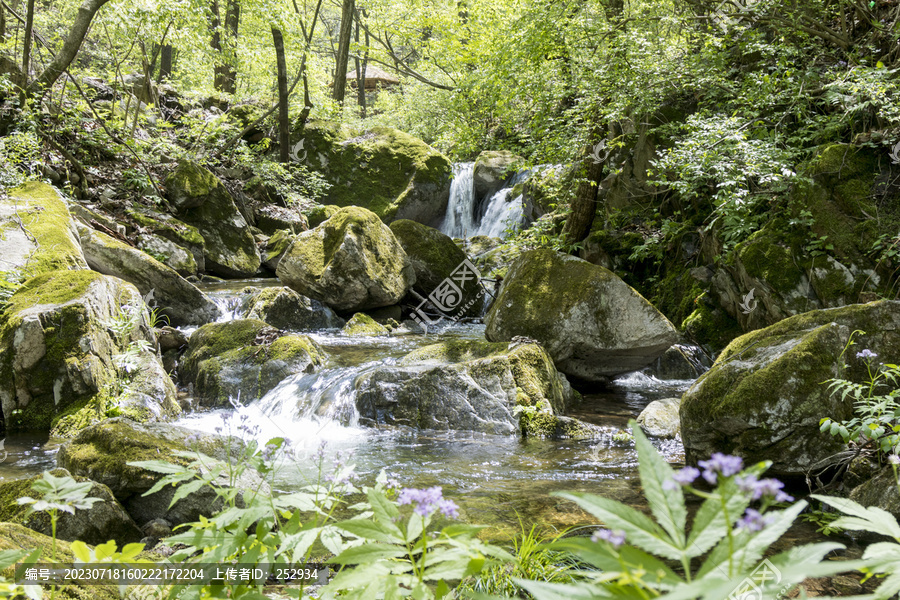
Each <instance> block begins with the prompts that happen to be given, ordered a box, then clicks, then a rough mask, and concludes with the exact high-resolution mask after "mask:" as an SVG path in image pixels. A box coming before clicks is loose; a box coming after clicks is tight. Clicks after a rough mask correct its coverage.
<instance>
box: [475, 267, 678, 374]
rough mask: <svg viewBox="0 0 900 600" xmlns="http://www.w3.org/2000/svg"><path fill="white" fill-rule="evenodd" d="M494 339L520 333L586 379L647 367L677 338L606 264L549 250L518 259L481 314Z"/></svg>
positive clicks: (560, 365)
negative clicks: (489, 307) (604, 266)
mask: <svg viewBox="0 0 900 600" xmlns="http://www.w3.org/2000/svg"><path fill="white" fill-rule="evenodd" d="M485 322H486V323H487V329H486V331H485V335H486V336H487V338H488V339H489V340H491V341H494V342H500V341H510V340H512V339H513V338H514V337H516V336H526V337H529V338H532V339H535V340H537V341H538V342H540V343H541V344H542V345H543V346H544V347H545V348H546V349H547V352H548V353H549V354H550V356H552V357H553V360H554V362H555V363H556V367H557V368H558V369H559V370H560V371H562V372H563V373H565V374H567V375H572V376H575V377H578V378H580V379H585V380H589V381H603V380H605V379H606V378H608V377H610V376H613V375H618V374H620V373H626V372H629V371H635V370H638V369H641V368H643V367H646V366H647V365H649V364H650V363H652V362H653V361H654V360H655V359H656V358H657V357H658V356H660V355H661V354H662V353H663V352H665V351H666V350H667V349H668V348H669V347H670V346H672V345H673V344H674V343H675V342H676V341H678V335H677V332H676V331H675V328H674V327H673V326H672V324H671V323H669V321H668V319H666V318H665V316H663V315H662V313H660V312H659V311H658V310H656V308H654V307H653V305H651V304H650V303H649V302H647V300H645V299H644V297H643V296H641V295H640V294H639V293H637V292H636V291H635V290H634V289H633V288H631V287H630V286H629V285H628V284H626V283H625V282H624V281H622V280H621V279H619V277H617V276H616V275H615V274H614V273H612V272H611V271H609V270H607V269H604V268H603V267H600V266H597V265H592V264H590V263H588V262H586V261H584V260H581V259H579V258H575V257H573V256H567V255H564V254H560V253H558V252H555V251H553V250H531V251H529V252H525V253H523V254H522V255H520V256H519V258H517V259H516V261H515V262H514V263H513V264H512V266H511V267H510V269H509V274H508V276H507V278H506V280H505V281H504V283H503V287H502V288H501V289H500V294H499V295H498V296H497V299H496V300H495V301H494V304H493V306H492V307H491V310H490V311H489V312H488V314H487V317H486V319H485Z"/></svg>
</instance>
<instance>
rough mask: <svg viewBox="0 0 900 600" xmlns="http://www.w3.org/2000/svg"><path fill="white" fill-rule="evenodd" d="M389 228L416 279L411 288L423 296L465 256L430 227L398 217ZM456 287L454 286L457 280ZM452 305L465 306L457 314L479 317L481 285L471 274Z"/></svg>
mask: <svg viewBox="0 0 900 600" xmlns="http://www.w3.org/2000/svg"><path fill="white" fill-rule="evenodd" d="M391 231H392V232H393V233H394V236H395V237H396V238H397V241H398V242H400V245H401V246H402V247H403V250H404V252H406V255H407V256H409V260H410V263H412V267H413V271H414V272H415V274H416V283H415V285H414V286H413V289H414V290H415V291H416V292H418V293H419V294H420V295H422V296H423V297H428V295H429V294H431V293H432V292H434V291H436V290H437V289H438V288H439V287H440V285H441V283H442V282H443V281H444V280H445V279H447V278H449V277H450V276H451V275H452V274H453V272H454V271H455V270H456V269H457V268H458V267H459V266H460V265H462V264H463V263H464V262H465V261H467V260H468V257H467V256H466V253H465V252H463V251H462V250H461V249H460V248H459V247H458V246H457V245H456V244H455V243H454V242H453V240H452V239H451V238H450V237H449V236H447V235H445V234H443V233H441V232H440V231H438V230H437V229H434V228H432V227H428V226H427V225H422V224H421V223H416V222H415V221H410V220H408V219H401V220H399V221H394V222H393V223H391ZM455 283H457V287H458V282H455ZM461 291H462V294H461V295H460V296H459V302H458V303H456V306H459V307H462V306H468V309H466V310H465V311H464V312H462V314H459V315H458V316H461V317H462V316H477V317H480V316H481V313H482V309H483V307H484V294H485V293H484V289H483V288H482V287H481V284H480V283H479V281H478V280H477V279H475V278H471V279H468V280H467V281H466V282H465V283H464V284H463V287H462V288H461Z"/></svg>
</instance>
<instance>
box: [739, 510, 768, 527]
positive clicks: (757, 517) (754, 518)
mask: <svg viewBox="0 0 900 600" xmlns="http://www.w3.org/2000/svg"><path fill="white" fill-rule="evenodd" d="M773 520H774V517H773V516H771V515H764V514H762V513H761V512H759V511H758V510H756V509H753V508H748V509H747V512H745V513H744V516H743V517H741V518H740V519H739V520H738V522H737V528H738V529H744V530H746V531H762V530H763V529H765V528H766V527H767V526H768V525H771V524H772V521H773Z"/></svg>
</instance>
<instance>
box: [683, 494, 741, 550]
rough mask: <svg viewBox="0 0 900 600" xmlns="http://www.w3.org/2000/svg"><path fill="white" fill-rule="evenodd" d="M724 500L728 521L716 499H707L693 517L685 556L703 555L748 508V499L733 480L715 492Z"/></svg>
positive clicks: (718, 499) (719, 500)
mask: <svg viewBox="0 0 900 600" xmlns="http://www.w3.org/2000/svg"><path fill="white" fill-rule="evenodd" d="M717 492H718V494H721V496H722V497H724V499H725V508H726V509H727V512H728V517H729V518H728V521H727V522H726V520H725V511H723V510H722V500H721V499H720V498H718V497H712V498H707V499H706V500H704V501H703V504H702V505H701V506H700V510H698V511H697V514H696V515H694V523H693V527H692V528H691V534H690V536H689V537H688V541H687V555H688V556H689V557H691V558H694V557H696V556H700V555H702V554H705V553H706V552H707V551H708V550H709V549H710V548H712V547H713V546H715V545H716V544H717V543H718V542H719V540H721V539H722V538H724V537H725V535H726V534H727V533H728V530H729V529H731V527H732V526H733V525H734V524H735V523H736V522H737V521H738V519H740V518H741V516H743V514H744V511H745V510H746V509H747V507H748V506H750V497H749V496H748V495H747V494H742V493H740V490H739V489H738V487H737V483H735V481H734V479H733V478H732V479H729V480H727V481H725V482H724V483H722V484H720V485H719V487H718V490H717Z"/></svg>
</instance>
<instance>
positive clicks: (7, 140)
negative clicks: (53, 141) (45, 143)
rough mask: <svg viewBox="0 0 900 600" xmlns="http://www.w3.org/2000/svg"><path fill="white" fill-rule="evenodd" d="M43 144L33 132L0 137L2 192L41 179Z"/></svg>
mask: <svg viewBox="0 0 900 600" xmlns="http://www.w3.org/2000/svg"><path fill="white" fill-rule="evenodd" d="M42 162H43V161H42V156H41V144H40V140H38V137H37V136H36V135H35V134H34V133H33V132H31V131H13V132H11V133H10V134H8V135H6V136H4V137H0V190H8V189H12V188H15V187H18V186H20V185H22V184H23V183H25V182H26V181H28V180H31V179H36V178H38V177H40V167H41V164H42Z"/></svg>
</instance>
